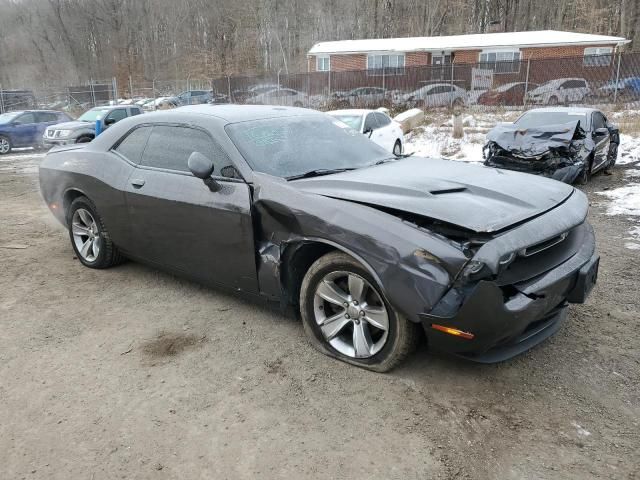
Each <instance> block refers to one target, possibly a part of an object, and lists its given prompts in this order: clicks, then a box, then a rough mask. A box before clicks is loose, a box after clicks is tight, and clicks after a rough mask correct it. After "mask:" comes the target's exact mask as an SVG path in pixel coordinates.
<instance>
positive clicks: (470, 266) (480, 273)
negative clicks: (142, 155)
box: [461, 260, 491, 283]
mask: <svg viewBox="0 0 640 480" xmlns="http://www.w3.org/2000/svg"><path fill="white" fill-rule="evenodd" d="M490 276H491V272H490V271H489V268H488V267H487V266H486V265H485V264H484V263H483V262H478V261H476V260H471V261H470V262H469V263H467V265H466V266H465V267H464V269H463V270H462V275H461V279H462V281H463V282H465V283H466V282H471V281H477V280H481V279H483V278H487V277H490Z"/></svg>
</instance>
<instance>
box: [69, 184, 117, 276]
mask: <svg viewBox="0 0 640 480" xmlns="http://www.w3.org/2000/svg"><path fill="white" fill-rule="evenodd" d="M67 225H68V226H69V237H70V239H71V246H72V247H73V250H74V251H75V253H76V256H77V257H78V259H79V260H80V262H82V264H83V265H84V266H86V267H89V268H99V269H101V268H109V267H111V266H113V265H117V264H118V263H121V262H122V260H123V257H122V256H121V255H120V253H119V252H118V249H117V248H116V246H115V245H114V244H113V242H112V241H111V237H110V236H109V232H108V231H107V229H106V227H105V226H104V223H102V219H101V218H100V215H98V212H97V210H96V207H95V205H94V204H93V202H92V201H91V200H89V199H88V198H87V197H78V198H76V199H75V200H74V201H73V202H71V205H70V206H69V209H68V210H67Z"/></svg>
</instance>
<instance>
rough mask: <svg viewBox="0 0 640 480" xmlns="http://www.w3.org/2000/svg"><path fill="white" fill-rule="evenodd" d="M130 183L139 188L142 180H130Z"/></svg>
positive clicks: (142, 182) (142, 183)
mask: <svg viewBox="0 0 640 480" xmlns="http://www.w3.org/2000/svg"><path fill="white" fill-rule="evenodd" d="M131 185H133V186H134V187H135V188H140V187H142V186H143V185H144V180H142V179H134V180H131Z"/></svg>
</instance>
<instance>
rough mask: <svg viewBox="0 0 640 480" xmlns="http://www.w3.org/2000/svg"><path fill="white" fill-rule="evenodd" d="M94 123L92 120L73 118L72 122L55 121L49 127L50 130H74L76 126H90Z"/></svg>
mask: <svg viewBox="0 0 640 480" xmlns="http://www.w3.org/2000/svg"><path fill="white" fill-rule="evenodd" d="M93 125H95V123H93V122H80V121H78V120H74V121H72V122H63V123H56V124H55V125H51V126H50V127H49V129H51V130H75V129H77V128H91V127H92V126H93Z"/></svg>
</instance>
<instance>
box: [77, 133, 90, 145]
mask: <svg viewBox="0 0 640 480" xmlns="http://www.w3.org/2000/svg"><path fill="white" fill-rule="evenodd" d="M93 138H94V137H92V136H90V135H84V136H82V137H79V138H78V139H77V140H76V143H89V142H91V141H92V140H93Z"/></svg>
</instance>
